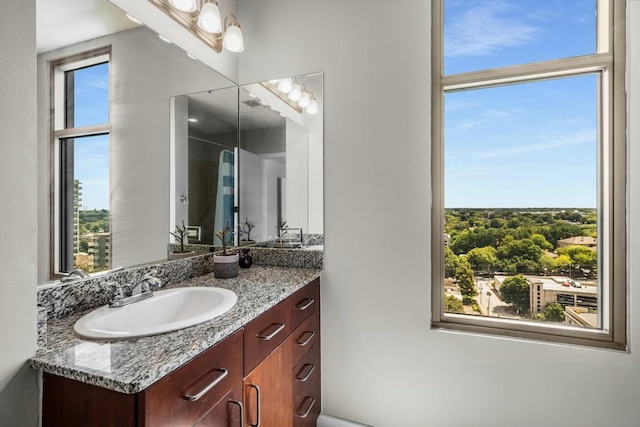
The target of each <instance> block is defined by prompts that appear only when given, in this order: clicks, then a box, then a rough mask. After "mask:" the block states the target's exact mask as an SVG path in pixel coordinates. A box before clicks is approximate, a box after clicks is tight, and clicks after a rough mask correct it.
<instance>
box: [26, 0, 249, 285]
mask: <svg viewBox="0 0 640 427" xmlns="http://www.w3.org/2000/svg"><path fill="white" fill-rule="evenodd" d="M37 12H38V21H37V31H38V164H39V171H40V177H39V181H38V185H39V202H38V212H39V214H38V215H39V226H38V230H39V231H38V233H39V242H40V245H39V249H38V251H39V256H38V259H39V266H38V278H39V283H44V282H46V281H48V280H50V279H51V278H52V277H56V273H65V272H66V271H68V270H69V269H71V268H74V267H83V268H84V269H85V270H88V271H90V272H91V271H99V270H104V269H111V268H115V267H128V266H133V265H139V264H144V263H149V262H156V261H159V260H166V259H167V245H168V243H169V239H170V235H169V231H171V230H172V228H173V227H172V221H171V219H170V216H169V204H170V199H171V196H170V194H171V193H170V192H169V188H170V182H171V179H170V178H171V166H170V165H171V163H170V150H171V148H172V146H171V144H170V135H171V129H170V127H171V120H170V118H171V114H170V113H171V108H172V104H171V102H170V100H171V98H172V97H174V96H176V95H180V94H185V93H198V92H204V93H207V92H208V91H215V90H218V89H222V88H231V91H234V92H235V93H236V94H237V85H236V84H235V83H234V82H232V81H230V80H228V79H227V78H225V77H224V76H222V75H221V74H219V73H217V72H216V71H214V70H213V69H211V68H210V67H208V66H207V65H205V64H203V63H202V62H200V61H198V60H196V59H194V57H192V56H188V55H187V53H186V52H185V51H184V50H182V49H180V48H178V47H177V46H176V45H174V44H172V43H170V42H169V41H168V40H162V39H161V38H160V37H159V36H158V34H157V33H156V32H155V31H153V30H151V29H149V28H147V27H145V26H144V25H140V24H137V23H134V22H132V21H131V20H129V19H127V17H126V16H125V13H124V12H123V11H121V10H120V9H118V8H116V7H115V6H113V5H112V4H111V3H110V2H108V1H107V0H85V1H83V2H77V1H72V0H37ZM95 52H98V53H102V54H104V56H102V57H99V58H98V60H97V62H98V63H99V64H103V65H102V66H101V70H102V74H100V75H93V74H91V73H89V71H92V70H91V67H89V66H88V65H91V64H89V63H82V60H83V58H84V57H91V55H92V54H93V53H95ZM67 58H71V60H69V61H67ZM73 61H79V62H78V64H79V65H78V66H77V67H76V68H72V67H71V65H69V64H71V63H72V62H73ZM52 64H61V65H60V75H61V76H63V78H62V80H61V81H62V83H60V84H59V85H58V89H60V88H66V89H65V91H66V93H67V98H66V99H67V100H68V101H67V102H66V104H65V103H64V102H62V103H61V101H60V100H59V99H57V98H56V95H55V93H54V91H53V90H52V84H53V83H55V81H56V77H55V76H56V72H57V71H56V70H52ZM104 64H106V65H104ZM65 67H66V68H65ZM69 70H72V71H73V72H74V73H73V74H74V75H73V76H72V75H71V73H70V72H69ZM65 79H66V81H65ZM70 82H73V83H74V84H71V83H70ZM104 89H106V92H105V90H104ZM52 93H53V96H50V94H52ZM105 97H106V98H105ZM230 99H231V100H230V101H229V102H231V105H232V107H233V106H236V107H235V108H236V110H237V95H236V96H235V98H234V97H232V98H230ZM194 102H197V100H194ZM100 108H101V109H102V110H106V111H107V113H106V114H103V117H101V118H100V119H98V120H97V122H96V123H92V122H91V120H89V121H86V120H84V119H83V118H82V116H81V111H80V110H81V109H82V110H83V111H85V112H86V113H87V114H91V113H92V111H93V110H96V109H100ZM51 109H57V110H65V114H66V118H65V119H64V120H63V121H66V122H67V124H68V123H69V122H70V120H69V119H68V117H69V116H70V114H73V113H75V123H74V125H75V126H73V127H75V128H76V129H74V130H71V129H68V128H69V126H65V125H63V126H62V127H63V128H64V129H62V130H61V131H59V132H58V133H57V134H56V135H57V136H56V137H52V136H51V132H50V130H51V129H52V128H53V129H56V127H55V126H57V125H58V123H54V122H55V120H57V119H56V118H55V117H53V116H52V115H51V114H50V110H51ZM236 116H237V112H236ZM83 120H84V121H83ZM205 122H211V120H205ZM236 122H237V119H236ZM82 132H86V133H88V134H89V135H88V136H89V137H91V138H89V137H87V138H85V137H84V136H83V137H82V138H81V137H80V136H79V135H81V133H82ZM95 136H100V138H102V139H101V140H100V141H97V140H96V139H95ZM90 141H93V143H89V142H90ZM65 144H66V145H65ZM63 146H64V147H71V148H70V149H69V148H66V150H67V153H70V154H68V155H66V157H67V166H66V168H67V170H66V172H65V173H64V174H62V173H61V172H60V171H61V169H62V168H63V166H61V162H60V157H61V151H62V147H63ZM98 170H102V173H101V174H99V173H98ZM60 175H66V176H67V185H66V194H67V195H66V196H60V195H59V194H58V193H59V192H61V191H60V188H61V183H60V182H61V181H64V178H60ZM65 197H66V198H65ZM65 207H66V210H67V212H66V215H67V217H68V221H67V222H66V231H60V228H65V227H60V223H61V220H60V216H61V213H60V212H61V211H63V210H64V208H65ZM65 233H66V234H67V236H69V237H68V239H67V243H66V249H65V250H70V251H71V259H72V261H75V260H79V261H80V263H75V264H71V265H66V266H62V265H61V262H60V255H59V254H56V252H62V250H61V240H62V239H61V237H60V235H61V234H65ZM65 270H66V271H65Z"/></svg>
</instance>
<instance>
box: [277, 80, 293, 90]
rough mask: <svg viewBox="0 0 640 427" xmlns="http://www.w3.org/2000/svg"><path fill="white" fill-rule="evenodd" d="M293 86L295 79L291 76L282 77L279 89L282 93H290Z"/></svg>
mask: <svg viewBox="0 0 640 427" xmlns="http://www.w3.org/2000/svg"><path fill="white" fill-rule="evenodd" d="M292 88H293V81H292V80H291V79H290V78H286V79H282V80H280V82H278V90H279V91H280V92H282V93H289V92H291V89H292Z"/></svg>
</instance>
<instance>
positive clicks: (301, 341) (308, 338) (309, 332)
mask: <svg viewBox="0 0 640 427" xmlns="http://www.w3.org/2000/svg"><path fill="white" fill-rule="evenodd" d="M304 334H309V336H308V337H307V339H306V340H304V341H303V340H302V339H298V341H296V344H298V345H299V346H300V347H304V346H305V345H307V344H309V343H310V342H311V340H312V339H313V337H315V336H316V333H315V332H313V331H304V333H303V334H302V335H300V338H302V337H303V336H304Z"/></svg>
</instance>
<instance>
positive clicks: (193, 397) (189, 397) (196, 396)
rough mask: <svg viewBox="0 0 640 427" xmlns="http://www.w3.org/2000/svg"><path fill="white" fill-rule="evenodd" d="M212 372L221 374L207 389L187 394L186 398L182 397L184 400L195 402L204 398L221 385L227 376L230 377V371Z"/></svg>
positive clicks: (216, 370)
mask: <svg viewBox="0 0 640 427" xmlns="http://www.w3.org/2000/svg"><path fill="white" fill-rule="evenodd" d="M212 371H215V372H219V373H220V374H219V375H218V376H217V377H216V378H215V379H214V380H213V381H211V382H210V383H209V385H207V386H206V387H205V388H203V389H202V390H200V391H199V392H198V393H196V394H185V395H184V396H182V398H183V399H184V400H188V401H189V402H195V401H196V400H198V399H200V398H201V397H202V396H204V395H205V394H206V393H207V392H208V391H209V390H211V389H212V388H214V387H215V386H217V385H218V384H219V383H220V381H222V380H223V379H224V378H225V377H226V376H227V375H229V371H228V370H226V369H224V368H215V369H213V370H212Z"/></svg>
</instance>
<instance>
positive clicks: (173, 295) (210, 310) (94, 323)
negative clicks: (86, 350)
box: [73, 287, 238, 339]
mask: <svg viewBox="0 0 640 427" xmlns="http://www.w3.org/2000/svg"><path fill="white" fill-rule="evenodd" d="M237 300H238V297H237V295H236V294H235V293H234V292H233V291H230V290H228V289H222V288H213V287H211V288H209V287H187V288H176V289H167V290H163V291H156V292H154V293H153V296H152V297H151V298H147V299H145V300H142V301H138V302H135V303H133V304H129V305H126V306H124V307H117V308H111V307H109V306H104V307H101V308H98V309H96V310H94V311H92V312H90V313H88V314H86V315H84V316H82V317H81V318H80V319H78V321H77V322H76V323H75V325H74V326H73V329H74V331H75V332H76V333H77V334H78V335H80V336H82V337H84V338H93V339H123V338H137V337H144V336H149V335H156V334H161V333H164V332H170V331H175V330H177V329H182V328H186V327H188V326H193V325H196V324H198V323H202V322H206V321H208V320H211V319H213V318H214V317H217V316H220V315H222V314H224V313H226V312H227V311H229V310H231V308H232V307H233V306H234V305H235V304H236V301H237Z"/></svg>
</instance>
